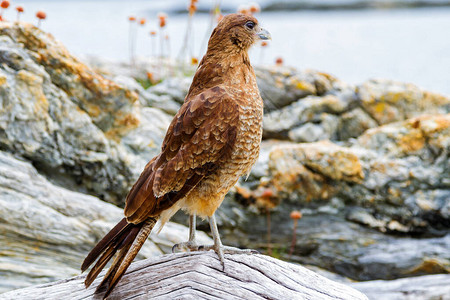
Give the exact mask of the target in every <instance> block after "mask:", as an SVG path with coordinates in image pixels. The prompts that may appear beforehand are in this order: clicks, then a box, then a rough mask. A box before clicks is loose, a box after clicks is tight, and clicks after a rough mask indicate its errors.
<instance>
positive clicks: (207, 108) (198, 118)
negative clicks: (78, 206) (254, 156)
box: [125, 86, 239, 223]
mask: <svg viewBox="0 0 450 300" xmlns="http://www.w3.org/2000/svg"><path fill="white" fill-rule="evenodd" d="M238 121H239V108H238V105H237V104H236V102H235V101H233V99H232V97H231V96H230V95H229V94H228V93H227V92H226V90H225V89H224V88H222V87H219V86H216V87H213V88H210V89H208V90H205V91H204V92H202V93H200V94H198V95H196V96H194V97H192V98H190V99H189V98H188V99H186V101H185V103H184V104H183V106H182V107H181V108H180V110H179V111H178V113H177V115H176V116H175V117H174V119H173V120H172V123H171V124H170V126H169V129H168V130H167V134H166V137H165V139H164V142H163V146H162V150H161V153H160V154H159V155H158V156H157V157H155V158H154V159H153V160H152V161H150V162H149V163H148V164H147V166H146V167H145V169H144V171H143V172H142V174H141V176H140V177H139V179H138V180H137V182H136V183H135V185H134V186H133V188H132V189H131V191H130V193H129V194H128V197H127V201H126V206H125V216H126V217H127V218H128V220H129V221H130V222H133V223H138V222H142V221H143V220H145V218H147V217H148V216H155V215H158V214H160V213H161V211H163V210H164V209H167V208H168V207H170V206H172V205H173V204H174V203H175V202H176V201H178V200H179V199H181V198H183V197H184V196H185V195H186V194H187V193H188V192H189V191H190V190H191V189H192V188H193V187H195V186H196V185H197V184H198V183H199V182H200V181H201V179H202V178H203V177H204V176H206V175H208V174H210V173H211V172H212V171H214V170H215V169H217V168H219V167H220V164H221V162H222V161H223V160H224V159H226V158H227V157H228V156H229V154H230V153H231V151H232V149H233V146H234V143H235V140H236V135H237V131H238Z"/></svg>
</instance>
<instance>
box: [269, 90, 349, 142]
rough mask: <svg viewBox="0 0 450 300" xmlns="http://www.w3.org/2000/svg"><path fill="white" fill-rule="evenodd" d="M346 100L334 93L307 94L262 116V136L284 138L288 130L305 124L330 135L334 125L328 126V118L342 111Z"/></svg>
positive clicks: (334, 127)
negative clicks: (321, 94)
mask: <svg viewBox="0 0 450 300" xmlns="http://www.w3.org/2000/svg"><path fill="white" fill-rule="evenodd" d="M348 101H349V100H348V99H347V100H346V99H343V98H340V97H336V96H334V95H327V96H324V97H318V96H308V97H306V98H304V99H302V100H299V101H297V102H294V103H292V104H290V105H288V106H286V107H283V108H282V109H279V110H276V111H272V112H269V113H268V114H266V115H265V116H264V138H283V137H284V138H285V137H286V136H289V131H291V130H293V129H294V130H295V128H296V127H300V126H304V125H305V124H310V126H311V125H314V126H316V127H320V128H322V130H321V131H322V132H324V133H326V135H327V136H328V137H331V136H333V135H334V132H335V131H336V126H329V123H330V119H331V118H333V115H335V114H340V113H342V112H344V111H345V110H346V109H347V107H348V105H349V102H348ZM322 122H323V123H324V124H322ZM334 123H336V121H335V122H334ZM325 124H326V125H325ZM324 125H325V126H324ZM291 132H292V131H291ZM294 132H295V131H294ZM294 137H295V135H294ZM309 140H311V138H309ZM314 141H316V140H314Z"/></svg>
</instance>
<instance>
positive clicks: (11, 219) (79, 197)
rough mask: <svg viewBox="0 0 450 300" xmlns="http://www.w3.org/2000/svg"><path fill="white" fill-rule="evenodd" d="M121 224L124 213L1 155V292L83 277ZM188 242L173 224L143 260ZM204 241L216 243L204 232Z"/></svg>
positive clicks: (185, 230) (142, 254) (180, 228)
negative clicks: (97, 249)
mask: <svg viewBox="0 0 450 300" xmlns="http://www.w3.org/2000/svg"><path fill="white" fill-rule="evenodd" d="M121 218H123V211H122V209H120V208H118V207H115V206H113V205H111V204H108V203H106V202H103V201H101V200H99V199H98V198H95V197H93V196H89V195H85V194H81V193H76V192H72V191H69V190H66V189H64V188H61V187H58V186H55V185H53V184H51V183H50V182H48V181H47V180H46V179H45V178H44V177H43V176H41V175H39V174H38V172H37V171H36V169H34V168H33V166H32V165H31V164H30V163H28V162H25V161H22V160H18V159H16V158H14V157H13V156H12V155H10V154H8V153H5V152H2V151H0V220H1V222H0V232H1V233H2V234H1V235H0V273H1V274H2V280H1V282H0V292H5V291H8V290H12V289H17V288H21V287H26V286H29V285H33V284H38V283H45V282H49V281H54V280H58V279H62V278H66V277H68V276H74V275H78V274H79V273H80V266H81V263H82V261H83V259H84V257H85V256H86V255H87V253H88V252H89V251H90V250H91V249H92V247H93V246H94V245H95V244H96V242H97V241H98V240H99V239H100V238H102V237H103V236H104V235H105V234H106V233H107V232H108V231H109V230H110V229H111V228H112V227H113V226H114V225H115V224H116V223H117V222H118V221H119V220H120V219H121ZM187 237H188V228H186V227H184V226H182V225H178V224H174V223H168V224H167V225H166V226H165V227H164V229H163V230H162V232H161V233H160V234H159V236H156V235H153V234H152V236H151V238H150V239H151V240H149V241H147V242H146V243H145V245H144V247H143V248H142V249H141V251H140V255H139V259H142V258H146V257H152V256H155V255H161V254H162V253H164V252H165V251H167V250H169V251H170V249H171V247H172V245H173V244H174V243H179V242H182V241H185V240H186V239H187ZM199 238H200V241H199V242H200V243H206V244H210V243H211V240H210V239H209V238H208V237H207V236H206V234H204V233H202V232H199ZM0 298H2V297H1V296H0Z"/></svg>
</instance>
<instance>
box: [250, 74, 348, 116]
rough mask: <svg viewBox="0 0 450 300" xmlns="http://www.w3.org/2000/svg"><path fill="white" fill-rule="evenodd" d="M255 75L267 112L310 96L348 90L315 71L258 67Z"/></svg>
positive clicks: (330, 77)
mask: <svg viewBox="0 0 450 300" xmlns="http://www.w3.org/2000/svg"><path fill="white" fill-rule="evenodd" d="M255 74H256V78H257V82H258V87H259V89H260V93H261V97H262V98H263V100H264V110H265V111H266V112H271V111H273V110H278V109H281V108H282V107H285V106H287V105H289V104H291V103H293V102H295V101H297V100H299V99H301V98H304V97H306V96H309V95H316V96H322V95H325V94H327V93H332V91H340V90H344V89H346V88H347V85H345V84H344V83H342V82H341V81H339V80H338V79H336V78H334V77H333V76H331V75H329V74H325V73H321V72H317V71H313V70H306V71H302V72H298V71H296V70H295V69H292V68H287V67H278V66H276V67H257V68H255Z"/></svg>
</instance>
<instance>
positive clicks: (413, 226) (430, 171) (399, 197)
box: [253, 114, 450, 235]
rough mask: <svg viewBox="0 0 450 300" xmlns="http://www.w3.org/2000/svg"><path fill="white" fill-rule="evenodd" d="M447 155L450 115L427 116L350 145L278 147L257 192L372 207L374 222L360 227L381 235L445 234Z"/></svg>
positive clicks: (449, 194) (375, 131) (448, 193)
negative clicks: (392, 233)
mask: <svg viewBox="0 0 450 300" xmlns="http://www.w3.org/2000/svg"><path fill="white" fill-rule="evenodd" d="M448 149H450V114H449V115H435V116H422V117H418V118H413V119H410V120H407V121H404V122H401V123H394V124H390V125H385V126H382V127H378V128H375V129H371V130H368V131H367V132H366V133H365V134H364V135H362V136H361V137H359V139H358V140H357V141H355V143H354V144H353V145H352V146H351V147H343V146H338V145H336V144H333V143H331V142H328V141H322V142H317V143H309V144H290V145H289V144H285V145H283V146H279V147H274V148H272V150H271V152H270V155H269V162H268V166H269V168H268V170H267V171H268V173H267V174H265V175H266V177H262V179H261V180H260V184H259V186H261V187H262V188H264V189H268V190H271V192H272V193H273V195H272V196H271V197H270V198H271V199H276V198H281V199H289V200H290V201H295V202H296V203H301V204H304V205H308V204H309V203H310V202H311V201H319V202H318V203H325V202H326V201H329V200H330V199H333V198H334V197H337V198H339V199H341V200H342V201H344V202H345V203H346V204H348V205H350V204H351V205H358V206H362V207H365V208H366V210H367V209H368V208H370V212H369V214H371V215H372V216H373V217H374V218H375V220H374V221H373V222H372V221H370V222H369V221H361V219H360V221H358V222H362V223H364V224H366V225H370V226H374V227H375V228H377V229H378V230H381V231H384V232H386V231H389V232H401V233H405V232H408V233H418V234H430V235H436V234H437V235H440V234H442V233H443V232H442V230H443V231H444V232H445V230H447V229H446V228H448V227H447V226H448V224H450V219H449V218H448V210H449V204H448V199H450V183H449V182H450V178H449V173H448V172H446V171H445V170H450V165H449V161H450V160H449V155H450V154H449V152H448ZM253 190H255V192H256V190H258V188H256V189H255V188H253ZM256 198H257V197H256ZM446 199H447V200H446ZM323 201H325V202H323ZM351 219H352V221H357V219H358V218H353V217H351ZM371 224H372V225H371ZM439 232H441V233H439Z"/></svg>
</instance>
